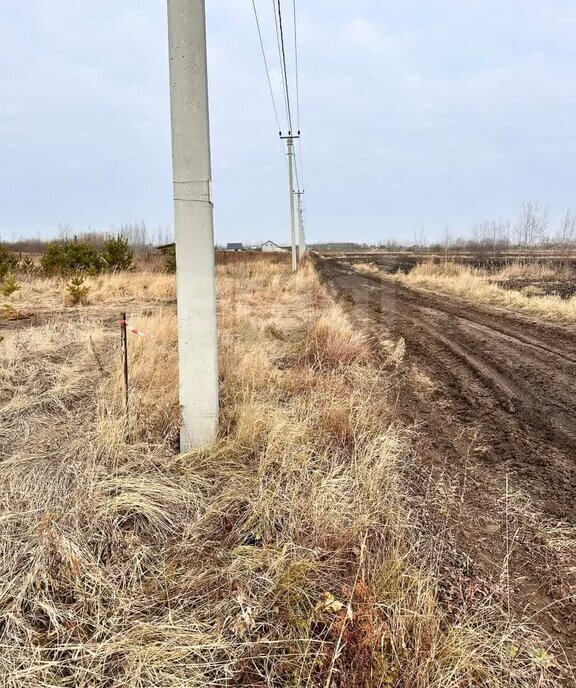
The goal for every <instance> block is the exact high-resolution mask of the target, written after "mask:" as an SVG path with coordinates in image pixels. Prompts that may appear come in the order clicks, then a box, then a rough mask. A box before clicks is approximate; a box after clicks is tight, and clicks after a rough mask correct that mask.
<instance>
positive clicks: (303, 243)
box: [296, 191, 306, 261]
mask: <svg viewBox="0 0 576 688" xmlns="http://www.w3.org/2000/svg"><path fill="white" fill-rule="evenodd" d="M303 193H304V192H303V191H297V192H296V197H297V198H298V246H299V251H298V255H299V258H300V261H302V259H303V258H304V255H305V253H306V238H305V236H304V211H303V209H302V194H303Z"/></svg>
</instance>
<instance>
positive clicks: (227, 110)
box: [0, 0, 576, 243]
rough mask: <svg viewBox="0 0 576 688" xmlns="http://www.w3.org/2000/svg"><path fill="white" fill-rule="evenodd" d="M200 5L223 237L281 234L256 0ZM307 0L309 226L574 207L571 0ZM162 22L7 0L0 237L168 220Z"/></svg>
mask: <svg viewBox="0 0 576 688" xmlns="http://www.w3.org/2000/svg"><path fill="white" fill-rule="evenodd" d="M206 4H207V12H208V24H209V26H208V34H209V35H208V39H209V63H210V65H209V66H210V89H211V90H210V97H211V117H212V147H213V168H214V169H213V174H214V194H215V204H216V206H215V221H216V237H217V239H218V240H219V241H229V240H246V239H253V240H257V239H267V238H271V239H275V240H277V241H281V242H284V243H286V242H287V240H288V229H287V226H288V200H287V188H286V187H287V182H286V165H285V162H284V160H283V157H282V151H281V148H280V144H279V142H278V140H277V126H276V122H275V119H274V113H273V110H272V105H271V101H270V96H269V93H268V90H267V88H268V87H267V83H266V78H265V72H264V67H263V63H262V58H261V54H260V47H259V44H258V38H257V33H256V28H255V23H254V17H253V13H252V4H251V0H207V2H206ZM257 4H258V6H259V8H260V11H261V15H262V22H263V32H264V36H265V42H266V48H267V51H268V55H269V59H270V62H271V64H272V67H273V81H274V86H275V88H276V91H277V96H278V103H279V105H281V102H282V101H281V100H280V90H279V84H280V81H279V70H278V57H277V52H276V43H275V34H274V28H273V23H271V22H270V18H271V7H272V3H271V2H270V1H269V0H258V3H257ZM283 4H284V5H285V6H286V8H285V11H286V13H287V14H289V12H288V10H289V9H290V5H291V3H290V2H289V0H283ZM298 4H299V17H300V26H299V36H300V75H301V110H302V118H301V127H302V136H303V138H302V152H303V165H304V185H305V188H306V207H307V215H306V220H307V229H308V233H309V238H310V240H311V241H318V240H325V239H339V240H346V239H348V240H367V241H374V240H379V239H387V238H391V237H396V238H399V239H406V240H410V239H412V237H413V236H414V233H415V231H416V230H417V229H418V228H419V227H421V226H425V228H426V233H427V236H428V238H429V239H433V238H435V237H437V236H441V235H442V234H443V233H444V228H445V227H446V226H448V227H449V228H450V231H451V232H452V233H453V234H457V233H459V232H464V231H466V230H467V229H468V228H469V227H470V226H471V224H472V223H473V222H475V221H478V220H483V219H488V218H498V217H501V216H507V217H510V218H514V217H515V216H516V215H517V213H518V210H519V207H520V205H521V203H522V200H523V199H524V198H526V197H532V198H534V199H536V200H538V201H540V202H541V203H543V204H547V205H550V206H551V209H552V211H553V216H557V215H560V214H561V212H562V211H563V210H564V209H565V208H566V207H567V206H570V205H571V206H573V207H576V184H575V182H576V133H575V132H576V76H575V75H576V39H575V36H576V2H574V0H545V1H544V0H435V2H431V1H429V0H419V1H418V2H416V0H387V1H386V2H384V1H383V0H357V1H356V2H335V1H334V0H305V1H304V0H299V3H298ZM166 36H167V30H166V2H165V0H121V1H119V0H98V1H97V2H95V1H90V2H89V1H88V0H77V1H76V2H70V0H50V2H47V1H46V0H26V1H25V2H23V1H22V0H0V235H1V236H2V237H3V238H6V239H10V238H11V237H12V236H20V235H28V236H31V235H36V234H38V233H39V232H40V233H42V234H44V235H49V234H53V233H55V231H56V228H57V226H58V224H59V223H60V224H65V225H70V226H72V227H74V228H78V229H85V228H88V227H91V228H93V229H107V228H110V227H112V226H115V227H118V226H120V225H121V224H122V223H125V222H132V221H137V220H145V221H146V223H147V224H148V225H149V226H150V227H151V228H156V227H158V226H171V225H172V201H171V160H170V124H169V94H168V61H167V38H166ZM289 59H290V61H292V60H291V54H289Z"/></svg>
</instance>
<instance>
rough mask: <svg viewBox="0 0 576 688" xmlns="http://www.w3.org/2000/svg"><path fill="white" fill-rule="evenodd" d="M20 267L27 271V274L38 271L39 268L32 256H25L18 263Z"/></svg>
mask: <svg viewBox="0 0 576 688" xmlns="http://www.w3.org/2000/svg"><path fill="white" fill-rule="evenodd" d="M18 267H19V269H20V270H21V271H22V272H25V273H26V274H27V275H31V274H33V273H34V272H36V269H37V265H36V263H34V261H33V260H32V258H30V256H25V257H24V258H22V260H21V261H20V263H19V264H18Z"/></svg>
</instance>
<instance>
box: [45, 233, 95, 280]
mask: <svg viewBox="0 0 576 688" xmlns="http://www.w3.org/2000/svg"><path fill="white" fill-rule="evenodd" d="M40 263H41V265H42V269H43V270H44V272H45V273H46V274H47V275H56V274H64V273H67V272H77V271H79V270H80V271H83V272H88V273H90V274H94V273H96V272H99V271H100V270H101V269H102V259H101V257H100V254H99V253H98V251H97V250H96V248H94V246H92V245H91V244H86V243H83V242H80V241H71V242H69V243H65V244H62V243H59V242H54V243H52V244H50V245H49V246H48V248H47V249H46V250H45V251H44V253H43V255H42V258H41V260H40Z"/></svg>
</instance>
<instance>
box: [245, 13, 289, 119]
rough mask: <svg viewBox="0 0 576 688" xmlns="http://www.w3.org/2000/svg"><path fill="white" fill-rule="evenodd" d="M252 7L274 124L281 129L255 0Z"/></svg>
mask: <svg viewBox="0 0 576 688" xmlns="http://www.w3.org/2000/svg"><path fill="white" fill-rule="evenodd" d="M252 7H253V8H254V19H256V28H257V29H258V38H259V39H260V48H261V50H262V57H263V59H264V67H265V69H266V78H267V79H268V88H269V89H270V97H271V98H272V107H273V108H274V115H275V117H276V124H277V125H278V131H280V130H281V129H282V127H281V126H280V117H279V116H278V108H277V107H276V99H275V98H274V89H273V88H272V79H271V78H270V69H269V68H268V60H267V58H266V51H265V49H264V41H263V39H262V30H261V29H260V20H259V19H258V10H257V9H256V0H252Z"/></svg>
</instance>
